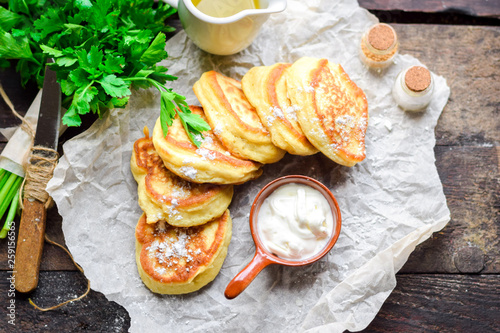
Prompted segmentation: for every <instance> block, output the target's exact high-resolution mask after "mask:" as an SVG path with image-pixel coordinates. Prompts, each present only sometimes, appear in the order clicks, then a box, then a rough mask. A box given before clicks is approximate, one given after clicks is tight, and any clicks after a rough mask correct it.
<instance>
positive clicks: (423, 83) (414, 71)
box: [392, 66, 434, 111]
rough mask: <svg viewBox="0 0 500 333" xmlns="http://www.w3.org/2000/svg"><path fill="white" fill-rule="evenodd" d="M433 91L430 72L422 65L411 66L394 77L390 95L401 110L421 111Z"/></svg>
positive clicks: (428, 101) (429, 99)
mask: <svg viewBox="0 0 500 333" xmlns="http://www.w3.org/2000/svg"><path fill="white" fill-rule="evenodd" d="M433 91H434V80H433V78H432V74H431V72H430V71H429V70H428V69H427V68H425V67H423V66H411V67H408V68H406V69H404V70H403V71H401V72H400V73H399V74H398V76H397V77H396V81H395V82H394V87H393V89H392V96H393V97H394V100H395V101H396V103H397V104H398V105H399V106H400V107H401V108H402V109H403V110H405V111H421V110H423V109H425V108H426V107H427V106H428V105H429V103H430V101H431V99H432V93H433Z"/></svg>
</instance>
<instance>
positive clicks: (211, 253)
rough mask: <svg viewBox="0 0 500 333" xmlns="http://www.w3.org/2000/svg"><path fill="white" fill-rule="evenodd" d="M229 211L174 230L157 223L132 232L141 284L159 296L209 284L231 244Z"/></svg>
mask: <svg viewBox="0 0 500 333" xmlns="http://www.w3.org/2000/svg"><path fill="white" fill-rule="evenodd" d="M231 230H232V222H231V216H230V215H229V210H226V211H225V212H224V214H223V215H222V216H221V217H220V218H218V219H215V220H213V221H211V222H208V223H205V224H203V225H201V226H197V227H190V228H177V227H173V226H170V225H169V224H167V223H165V222H163V221H160V222H158V223H155V224H147V223H146V215H145V214H143V215H142V216H141V218H140V219H139V222H138V223H137V226H136V229H135V238H136V242H135V245H136V247H135V248H136V251H135V254H136V256H135V258H136V263H137V270H138V271H139V275H140V277H141V279H142V282H143V283H144V284H145V285H146V286H147V287H148V288H149V289H150V290H151V291H152V292H155V293H159V294H170V295H174V294H185V293H190V292H193V291H196V290H198V289H200V288H202V287H203V286H205V285H207V284H208V283H209V282H211V281H212V280H213V279H215V277H216V276H217V274H219V271H220V269H221V267H222V264H223V262H224V259H225V258H226V255H227V248H228V246H229V242H230V241H231Z"/></svg>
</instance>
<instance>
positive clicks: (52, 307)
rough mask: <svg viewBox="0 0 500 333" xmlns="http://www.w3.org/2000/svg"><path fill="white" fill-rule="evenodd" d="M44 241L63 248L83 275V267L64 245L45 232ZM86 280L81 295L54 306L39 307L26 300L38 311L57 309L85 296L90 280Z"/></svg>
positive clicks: (88, 289) (88, 290)
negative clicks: (84, 288) (50, 237)
mask: <svg viewBox="0 0 500 333" xmlns="http://www.w3.org/2000/svg"><path fill="white" fill-rule="evenodd" d="M45 241H46V242H47V243H50V244H52V245H55V246H58V247H60V248H61V249H63V250H64V252H66V253H67V254H68V256H69V257H70V258H71V261H73V264H74V265H75V266H76V268H78V270H79V271H80V272H81V273H82V274H83V276H85V273H84V271H83V268H82V267H81V266H80V265H78V264H77V263H76V261H75V259H73V256H72V255H71V253H70V252H69V251H68V249H66V248H65V247H64V246H62V245H61V244H59V243H56V242H54V241H53V240H51V239H49V237H47V234H45ZM86 280H87V289H86V290H85V292H84V293H83V294H82V295H80V296H78V297H75V298H72V299H69V300H67V301H65V302H62V303H59V304H57V305H54V306H51V307H48V308H41V307H39V306H38V305H36V304H35V302H33V301H32V300H31V298H28V301H29V302H30V304H31V305H33V307H34V308H35V309H37V310H39V311H44V312H45V311H50V310H55V309H57V308H60V307H61V306H64V305H66V304H68V303H71V302H74V301H78V300H81V299H82V298H84V297H85V296H87V295H88V294H89V292H90V280H89V279H87V278H86Z"/></svg>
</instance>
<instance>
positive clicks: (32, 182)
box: [24, 146, 59, 209]
mask: <svg viewBox="0 0 500 333" xmlns="http://www.w3.org/2000/svg"><path fill="white" fill-rule="evenodd" d="M58 159H59V154H58V153H57V151H55V150H54V149H51V148H46V147H42V146H35V147H33V148H31V152H30V157H29V161H30V163H29V164H28V166H27V168H26V178H25V185H24V198H25V199H26V198H27V199H35V200H38V201H40V202H41V203H43V204H44V205H45V208H46V209H47V208H48V207H49V206H50V204H51V203H52V199H51V197H50V195H49V194H48V193H47V191H45V188H46V187H47V183H48V182H49V180H50V179H51V178H52V175H53V173H54V169H55V168H56V165H57V160H58Z"/></svg>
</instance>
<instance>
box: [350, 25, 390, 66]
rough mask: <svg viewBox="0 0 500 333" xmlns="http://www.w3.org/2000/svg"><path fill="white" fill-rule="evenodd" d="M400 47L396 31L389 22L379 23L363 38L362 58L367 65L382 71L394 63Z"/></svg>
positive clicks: (361, 46)
mask: <svg viewBox="0 0 500 333" xmlns="http://www.w3.org/2000/svg"><path fill="white" fill-rule="evenodd" d="M398 47H399V42H398V36H397V35H396V31H394V29H393V28H392V27H391V26H390V25H388V24H385V23H378V24H375V25H374V26H372V27H371V28H370V29H368V31H366V32H365V34H364V35H363V37H362V38H361V45H360V52H359V53H360V58H361V61H363V63H364V64H365V65H366V66H367V67H369V68H372V69H375V70H378V71H380V70H382V69H384V68H386V67H388V66H390V65H391V64H392V62H393V60H394V57H395V56H396V55H397V54H398Z"/></svg>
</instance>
